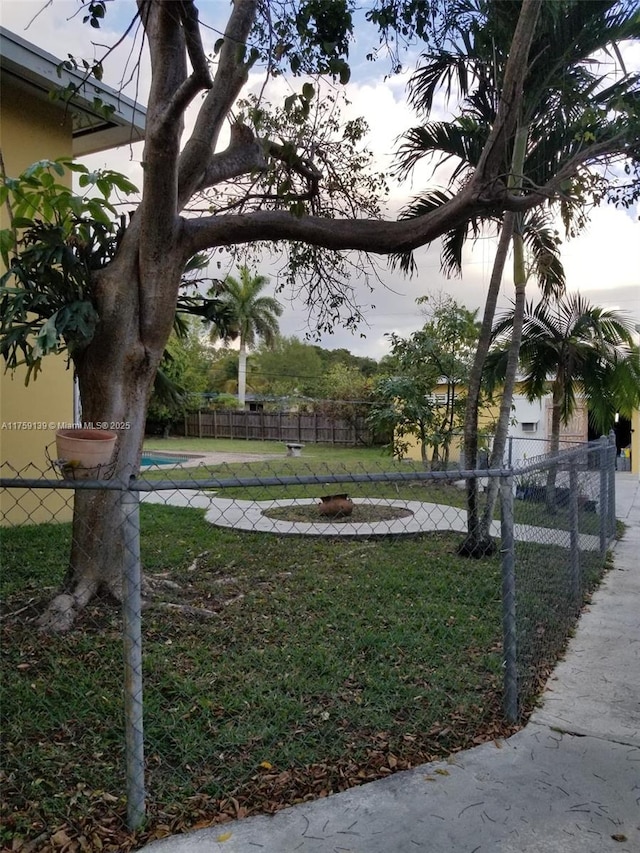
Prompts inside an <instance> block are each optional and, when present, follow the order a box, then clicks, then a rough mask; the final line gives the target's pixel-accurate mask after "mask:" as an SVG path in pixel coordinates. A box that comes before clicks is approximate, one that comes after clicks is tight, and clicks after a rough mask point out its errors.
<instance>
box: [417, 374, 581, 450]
mask: <svg viewBox="0 0 640 853" xmlns="http://www.w3.org/2000/svg"><path fill="white" fill-rule="evenodd" d="M436 393H438V389H437V390H436ZM499 414H500V402H499V400H498V401H497V402H496V403H494V404H492V405H490V406H485V408H484V410H483V411H482V413H481V415H480V418H479V427H480V430H481V431H482V432H483V433H485V434H489V435H490V434H491V433H492V432H493V429H494V428H495V424H496V422H497V420H498V416H499ZM525 424H534V425H535V428H534V429H533V430H530V429H527V428H525V426H524V425H525ZM550 433H551V395H550V394H548V395H547V396H545V397H543V398H542V399H541V400H535V401H534V402H529V400H527V398H526V397H525V396H524V395H522V394H514V395H513V408H512V413H511V423H510V425H509V437H510V438H513V439H514V440H513V442H509V444H508V445H507V450H506V454H505V455H506V458H508V460H509V462H510V463H511V464H517V463H518V462H522V461H524V460H525V459H532V458H534V457H536V456H541V455H542V454H544V453H547V452H548V449H549V436H550ZM587 440H588V418H587V409H586V407H585V406H582V405H578V407H577V409H576V412H575V414H574V416H573V417H572V418H571V421H570V422H569V423H568V424H567V426H564V425H563V426H561V428H560V442H561V444H560V447H561V448H562V447H563V446H565V447H566V446H567V444H566V443H567V442H574V441H575V442H583V441H587ZM409 441H410V442H411V444H410V447H409V449H408V451H407V458H408V459H414V460H419V459H420V447H419V445H418V443H417V441H415V440H411V438H410V437H409ZM461 451H462V436H460V439H459V440H456V439H454V441H453V442H452V445H451V452H450V456H449V461H450V462H454V463H456V462H458V461H459V459H460V455H461Z"/></svg>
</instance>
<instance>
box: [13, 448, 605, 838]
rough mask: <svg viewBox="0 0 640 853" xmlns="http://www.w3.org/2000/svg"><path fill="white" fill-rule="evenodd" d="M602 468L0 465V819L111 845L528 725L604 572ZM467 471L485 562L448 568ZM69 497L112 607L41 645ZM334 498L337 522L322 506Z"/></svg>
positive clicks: (592, 453) (596, 457)
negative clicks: (483, 513) (82, 469)
mask: <svg viewBox="0 0 640 853" xmlns="http://www.w3.org/2000/svg"><path fill="white" fill-rule="evenodd" d="M614 471H615V444H613V443H612V440H611V438H609V439H606V438H603V439H601V440H600V441H599V442H596V443H591V444H590V445H584V446H581V447H577V448H573V449H569V450H565V451H562V452H560V453H558V454H556V455H554V456H552V457H548V456H547V457H545V456H538V457H537V458H534V457H530V458H529V459H526V460H525V459H523V458H522V456H520V457H519V464H518V466H517V467H505V468H503V469H499V470H482V471H464V470H456V471H436V472H429V471H424V470H422V469H421V468H419V467H418V466H414V465H409V464H407V463H391V462H390V461H388V460H387V461H384V460H381V461H380V463H379V465H378V467H377V468H376V467H375V466H373V465H371V464H370V463H369V464H368V466H367V468H366V469H363V468H362V467H359V466H358V465H357V464H353V463H351V464H349V465H348V466H347V465H345V466H343V467H342V468H341V466H340V465H339V464H337V463H336V464H331V465H327V464H326V463H322V464H320V463H318V462H316V461H315V460H314V459H313V458H312V457H309V456H305V455H304V454H303V456H302V458H300V459H288V458H284V457H283V459H282V462H281V463H277V464H276V462H275V461H274V460H266V461H258V462H256V463H250V464H248V463H246V462H243V463H236V464H234V463H228V464H223V465H218V466H213V467H209V468H203V467H202V466H200V467H197V468H194V467H189V466H179V467H174V468H171V469H160V468H150V469H147V470H145V471H143V472H142V473H141V474H140V476H139V477H137V478H131V479H127V478H124V479H122V478H121V480H120V481H116V480H101V481H83V480H72V481H62V480H59V479H55V478H53V477H52V476H51V472H42V476H39V477H37V476H33V473H34V472H33V471H24V472H22V474H23V476H22V477H21V476H16V472H14V471H13V470H12V469H11V466H10V465H8V464H5V465H3V467H2V474H3V478H2V480H1V481H0V487H1V488H2V489H4V490H5V491H4V493H3V507H4V508H5V514H4V524H5V527H4V529H3V540H4V545H3V550H4V552H5V553H4V557H5V559H4V562H5V564H6V565H8V566H10V567H11V568H10V569H9V570H8V572H7V574H6V576H5V577H4V579H3V590H4V594H3V603H4V620H3V634H4V637H3V649H4V661H3V666H4V668H5V676H6V677H5V678H4V688H3V689H4V690H5V691H6V694H5V697H4V699H3V701H2V714H3V717H4V719H3V726H4V731H5V738H4V743H3V747H2V748H3V759H4V760H3V765H4V768H5V770H4V771H3V773H4V777H3V782H4V783H5V784H4V785H3V788H4V792H5V793H4V802H3V807H2V808H3V818H4V819H5V820H8V821H9V824H10V825H11V826H13V831H14V832H15V833H16V834H18V835H19V834H20V833H22V834H23V835H24V837H30V835H31V836H37V835H38V833H40V834H43V835H44V834H46V832H47V828H50V826H51V822H52V821H53V822H54V824H55V819H56V816H59V820H60V824H59V825H60V827H62V828H60V829H58V830H56V831H59V832H66V833H67V834H68V833H71V832H72V831H73V832H76V834H77V836H76V837H80V834H82V833H84V835H83V837H88V836H87V835H86V833H87V829H86V824H85V823H83V819H82V818H81V817H79V815H84V814H90V815H92V820H93V821H94V824H95V825H96V826H98V825H99V826H100V832H106V831H107V830H106V829H105V827H107V828H108V827H111V828H112V829H113V827H117V828H118V829H119V830H122V826H123V824H126V825H127V826H128V827H129V828H130V829H134V828H136V827H139V826H140V825H141V824H142V822H143V820H144V818H145V815H150V816H151V820H150V823H151V825H153V823H154V821H155V822H156V823H157V822H158V821H159V820H160V818H159V817H158V815H159V814H160V813H162V814H165V815H166V813H167V812H166V810H167V809H169V811H171V809H173V810H174V811H173V812H172V813H176V812H179V811H180V810H184V809H187V810H188V809H189V807H191V808H193V809H194V810H195V811H196V812H197V811H198V809H199V808H203V806H202V802H203V798H208V799H207V802H208V803H209V805H208V806H207V808H209V809H210V810H211V808H212V806H211V805H210V803H211V802H215V803H216V804H217V805H216V807H215V808H216V809H218V810H219V811H220V813H221V814H243V813H246V812H247V811H251V810H252V809H253V808H255V807H256V806H255V802H257V801H260V802H263V801H264V799H265V797H267V798H268V794H267V793H265V792H267V791H273V790H276V788H277V786H278V785H280V787H281V788H283V787H284V788H286V789H287V791H288V793H287V794H281V796H290V797H292V798H293V799H295V797H296V796H297V795H296V789H295V784H299V785H302V786H306V788H304V790H305V791H306V792H307V793H306V794H305V795H311V794H310V793H309V792H310V791H316V793H321V792H323V791H324V792H326V791H327V790H335V789H337V788H340V787H341V786H343V787H344V785H345V784H347V782H345V781H344V780H349V779H353V782H357V781H361V780H362V778H363V775H362V774H364V778H375V777H376V775H378V776H379V775H384V773H385V772H390V771H391V770H393V769H400V768H402V767H406V766H412V765H413V764H416V763H419V762H420V761H421V760H422V761H424V760H428V757H429V756H431V755H435V754H444V753H446V752H447V750H451V749H459V748H464V746H468V745H471V744H472V743H473V742H474V737H477V733H478V731H480V732H482V731H483V730H487V731H489V730H490V731H495V726H496V725H499V724H500V722H499V718H500V714H499V713H498V714H497V716H496V711H495V706H496V705H499V704H502V706H503V709H504V711H503V716H502V724H504V723H505V721H506V722H507V723H510V724H513V723H517V722H522V721H523V720H524V719H526V716H527V715H528V713H529V711H530V709H531V707H532V704H533V702H534V701H535V698H536V696H538V695H539V693H540V690H541V689H542V686H543V684H544V681H545V679H546V677H547V675H548V673H549V672H550V670H551V668H552V666H553V665H554V663H555V661H556V660H557V659H558V657H559V655H560V654H561V653H562V650H563V649H564V647H565V644H566V641H567V638H568V636H569V635H570V632H571V630H572V628H573V625H574V624H575V621H576V619H577V617H578V615H579V613H580V609H581V607H582V605H583V602H584V600H585V596H587V595H588V594H589V592H590V591H591V590H592V589H593V588H594V586H595V585H596V584H597V582H598V581H599V579H600V577H601V576H602V573H603V571H604V567H605V562H606V554H607V548H608V546H609V544H610V542H611V540H612V538H613V536H614V535H615V513H614V508H615V478H614ZM25 475H29V476H25ZM469 478H474V479H476V480H477V481H478V483H479V485H480V489H481V491H483V490H484V488H485V487H486V486H487V484H488V482H489V481H490V480H491V479H498V480H499V483H500V501H499V507H500V509H499V512H497V513H496V516H495V518H494V521H493V523H492V527H491V531H490V532H491V535H492V536H493V537H495V539H496V541H497V542H498V543H499V545H498V552H497V555H496V556H494V557H488V558H486V559H485V560H479V561H477V562H475V561H468V560H463V558H461V557H458V556H457V555H456V548H457V545H458V544H459V543H460V541H461V539H462V536H463V535H464V533H465V531H466V527H467V519H466V512H465V509H464V496H465V487H466V482H467V481H468V480H469ZM87 491H88V492H89V493H90V494H94V495H95V494H96V493H100V494H104V495H106V494H108V493H110V494H111V495H113V500H114V501H117V506H118V510H117V514H116V515H115V516H114V518H117V519H118V521H117V525H116V527H114V528H112V529H113V531H114V532H113V537H112V541H111V536H110V535H109V534H108V533H107V534H105V537H104V541H102V543H101V548H102V551H103V552H104V554H109V553H110V552H111V550H112V549H113V553H114V554H115V553H116V550H117V549H116V545H117V543H120V544H121V545H122V555H123V556H122V586H121V591H122V595H121V597H122V609H121V613H120V614H119V613H118V610H117V609H115V608H114V605H113V602H109V600H108V599H107V600H101V599H92V600H90V601H89V603H88V604H87V605H86V607H84V608H80V607H78V616H77V621H76V624H75V626H74V628H73V629H72V631H71V632H69V633H68V634H64V635H53V636H50V635H44V636H43V635H42V634H40V633H39V632H38V630H37V625H38V619H39V618H40V616H41V614H42V611H43V609H44V608H45V607H46V605H47V603H48V602H49V601H50V600H51V599H52V598H54V596H55V594H56V587H57V586H58V585H59V584H61V583H62V581H63V579H64V575H65V572H66V569H67V565H68V559H69V553H70V551H71V552H72V553H73V549H76V551H77V550H78V548H79V547H82V542H79V541H76V540H74V533H73V530H74V529H75V530H78V529H80V528H73V529H72V526H71V524H70V523H69V518H70V516H69V513H68V511H67V513H66V516H63V515H62V514H61V511H60V509H59V507H60V506H61V505H62V506H63V507H64V506H65V502H62V504H61V502H60V501H59V500H57V501H56V502H55V503H54V504H51V500H50V498H51V495H52V493H55V495H56V496H60V495H63V496H64V495H66V496H67V497H69V498H71V497H72V496H73V495H74V494H80V493H83V492H84V493H85V494H86V492H87ZM336 493H348V495H349V496H350V499H352V501H353V506H352V513H351V515H350V516H347V517H337V518H335V517H332V516H325V515H323V514H321V512H320V510H319V504H318V502H319V501H320V505H322V504H323V503H324V498H325V497H327V496H330V495H332V494H336ZM49 505H51V506H54V509H53V510H52V511H51V513H50V514H49V515H48V514H47V507H48V506H49ZM58 518H60V519H62V518H64V522H65V523H56V521H57V519H58ZM36 522H37V523H36ZM78 535H80V534H78ZM72 548H73V549H72ZM85 556H86V555H85ZM76 596H77V593H76ZM65 601H66V603H67V604H69V601H71V605H73V606H75V605H77V604H78V601H77V600H75V599H74V597H73V594H72V593H70V592H69V590H68V589H67V592H66V599H65ZM145 602H146V604H145ZM145 607H146V609H145ZM117 646H120V648H121V649H122V648H123V649H124V661H125V662H124V672H123V671H122V669H121V665H118V663H117V660H118V658H120V659H121V658H122V652H118V651H117ZM380 684H384V685H385V691H386V692H384V694H381V693H380V692H379V691H378V687H379V685H380ZM143 691H144V700H143ZM122 695H124V711H125V726H124V731H122V726H121V724H120V722H119V717H120V715H121V713H122V712H121V704H122V698H121V697H122ZM494 700H497V701H494ZM143 717H144V724H143ZM285 718H286V719H285ZM443 721H444V722H443ZM474 726H475V727H476V729H474V728H473V727H474ZM465 727H466V728H465ZM478 727H479V728H478ZM483 727H484V728H483ZM492 727H493V728H492ZM467 728H468V731H467ZM458 729H459V730H460V731H461V732H463V734H459V733H458V731H457V730H458ZM319 756H320V757H321V758H322V761H320V760H319V758H318V757H319ZM287 761H288V762H289V765H287ZM381 762H383V763H381ZM274 766H277V768H278V771H279V772H276V771H275V770H274V771H273V772H272V767H274ZM320 766H322V767H323V768H325V769H324V770H323V771H322V772H323V773H325V774H326V775H327V776H328V777H330V779H332V780H333V781H327V782H323V783H322V784H320V783H318V782H316V781H314V779H316V778H319V777H318V774H319V773H320V771H319V769H318V768H319V767H320ZM374 766H375V769H372V768H374ZM327 767H329V768H331V767H333V768H334V770H333V771H332V770H331V769H326V768H327ZM332 773H335V776H332ZM287 774H288V775H287ZM314 774H316V775H315V776H314ZM358 774H360V775H358ZM367 774H371V775H367ZM285 777H286V780H285ZM60 778H64V780H65V783H64V784H62V783H61V782H60ZM243 780H244V781H243ZM292 780H296V781H295V784H294V781H292ZM339 780H342V781H339ZM285 781H286V784H285ZM323 785H324V787H323ZM287 786H289V787H287ZM289 789H290V790H289ZM256 792H258V793H256ZM272 796H273V795H272ZM243 798H244V799H243ZM252 798H253V799H252ZM261 798H262V799H261ZM123 802H124V803H125V807H123ZM244 803H246V805H243V804H244ZM189 804H191V805H189ZM225 809H226V810H227V811H225ZM164 820H165V822H166V819H164ZM74 821H75V822H74ZM95 831H96V832H98V830H95ZM113 831H114V832H115V829H113ZM61 837H62V836H61ZM96 838H98V839H99V843H100V844H101V845H103V846H104V845H105V840H104V838H102V837H99V836H98V835H96ZM86 843H87V844H88V849H98V841H91V840H88V841H86ZM92 845H93V846H92ZM34 849H37V847H36V848H34ZM43 849H44V848H43ZM107 849H108V848H107ZM111 849H118V848H117V846H116V847H113V848H111Z"/></svg>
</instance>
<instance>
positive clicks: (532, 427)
mask: <svg viewBox="0 0 640 853" xmlns="http://www.w3.org/2000/svg"><path fill="white" fill-rule="evenodd" d="M520 429H521V430H522V432H537V431H538V421H523V422H522V423H521V424H520Z"/></svg>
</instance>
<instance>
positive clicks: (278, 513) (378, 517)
mask: <svg viewBox="0 0 640 853" xmlns="http://www.w3.org/2000/svg"><path fill="white" fill-rule="evenodd" d="M263 515H266V516H267V518H274V519H277V520H279V521H302V522H307V523H311V524H371V523H373V522H376V521H391V520H392V519H394V518H408V517H409V516H411V515H413V513H412V512H411V510H409V509H403V508H402V507H395V506H384V505H376V504H354V505H353V512H352V513H351V515H349V516H343V517H337V518H328V517H326V516H323V515H320V513H319V512H318V504H310V505H307V506H280V507H275V508H274V509H268V510H265V511H264V512H263Z"/></svg>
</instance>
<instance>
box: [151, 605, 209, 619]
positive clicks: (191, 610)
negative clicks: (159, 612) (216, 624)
mask: <svg viewBox="0 0 640 853" xmlns="http://www.w3.org/2000/svg"><path fill="white" fill-rule="evenodd" d="M154 606H155V607H161V608H163V609H166V610H171V611H173V612H174V613H181V614H183V615H184V616H198V617H199V618H201V619H214V618H215V617H217V616H218V612H216V611H215V610H207V609H206V608H204V607H193V606H192V605H190V604H174V603H173V602H171V601H158V602H156V603H155V605H154Z"/></svg>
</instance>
